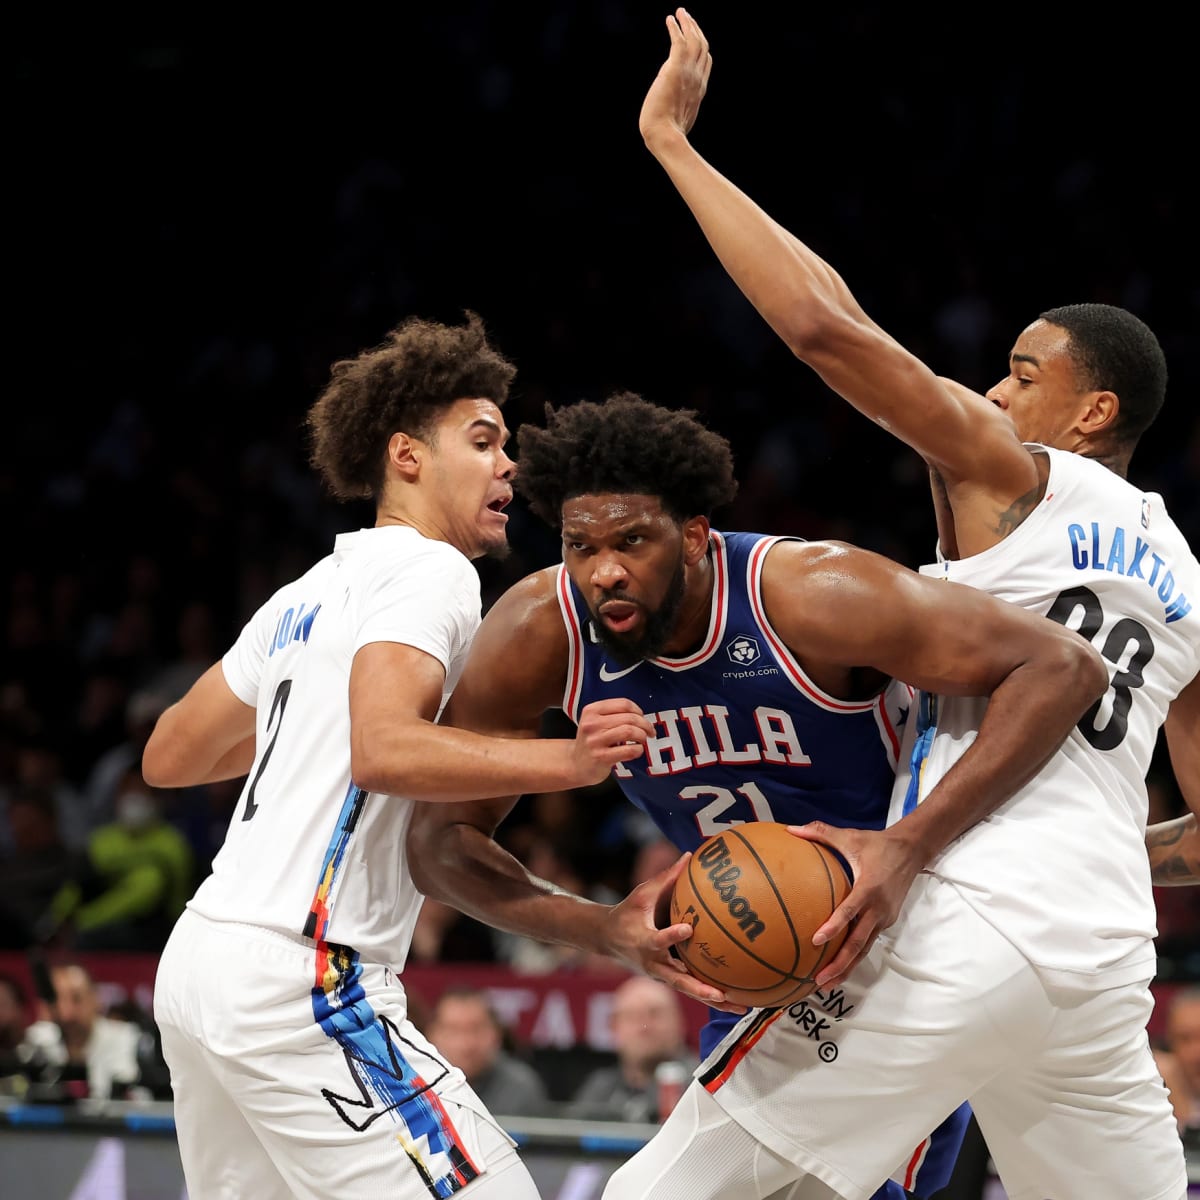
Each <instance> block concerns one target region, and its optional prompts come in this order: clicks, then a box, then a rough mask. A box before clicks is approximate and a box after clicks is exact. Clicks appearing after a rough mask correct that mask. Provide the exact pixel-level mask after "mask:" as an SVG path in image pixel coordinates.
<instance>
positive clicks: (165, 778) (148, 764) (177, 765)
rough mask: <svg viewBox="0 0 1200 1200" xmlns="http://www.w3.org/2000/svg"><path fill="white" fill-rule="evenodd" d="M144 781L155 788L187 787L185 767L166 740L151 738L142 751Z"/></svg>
mask: <svg viewBox="0 0 1200 1200" xmlns="http://www.w3.org/2000/svg"><path fill="white" fill-rule="evenodd" d="M142 779H144V780H145V782H146V784H147V785H148V786H149V787H153V788H179V787H187V786H188V782H189V781H188V780H187V779H185V778H184V775H183V765H182V763H181V762H180V760H179V756H178V755H177V754H174V753H173V752H172V750H171V747H170V745H169V744H167V743H165V742H164V740H162V739H158V740H156V739H155V738H154V737H151V738H150V740H149V742H147V743H146V748H145V750H143V751H142Z"/></svg>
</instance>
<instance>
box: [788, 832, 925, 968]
mask: <svg viewBox="0 0 1200 1200" xmlns="http://www.w3.org/2000/svg"><path fill="white" fill-rule="evenodd" d="M788 832H789V833H791V834H793V835H794V836H796V837H798V838H803V839H804V840H805V841H810V842H820V843H821V844H822V845H825V846H829V847H831V848H832V849H834V850H836V851H837V852H838V853H839V854H840V855H841V856H842V857H843V858H844V859H845V860H846V862H848V863H849V864H850V870H851V872H852V874H853V878H854V884H853V886H852V887H851V888H850V891H849V892H848V893H847V895H846V898H845V899H844V900H843V901H842V902H841V904H839V905H838V906H837V908H835V909H834V910H833V912H832V913H831V914H830V917H829V919H828V920H827V921H826V922H825V923H824V924H823V925H822V926H821V927H820V928H819V929H818V930H817V931H816V933H814V934H813V944H814V945H817V946H820V945H823V944H824V943H825V942H828V941H831V940H832V939H833V938H834V937H836V936H837V935H838V934H839V933H841V931H842V930H843V929H845V928H846V927H847V926H849V928H850V932H849V933H848V934H847V936H846V940H845V941H844V942H843V943H842V946H841V949H840V950H838V952H837V954H835V955H834V957H833V958H832V959H830V960H829V962H828V963H826V965H825V966H824V968H822V970H821V971H820V972H819V973H818V974H817V979H816V983H817V987H819V988H821V989H822V991H824V990H825V989H827V988H831V987H836V986H837V985H838V984H840V983H842V982H843V981H844V980H845V978H846V976H847V975H849V974H850V972H851V971H852V970H853V969H854V967H855V966H856V965H857V964H858V962H859V961H860V960H861V959H862V958H863V957H864V956H865V955H866V953H867V951H869V950H870V949H871V947H872V946H873V945H874V944H875V939H876V938H877V937H878V936H879V935H880V933H882V932H883V930H885V929H887V927H888V926H889V925H891V924H892V923H893V922H894V921H895V920H896V918H897V917H898V916H899V915H900V907H901V905H902V904H903V903H904V898H905V897H906V896H907V895H908V891H909V888H911V887H912V882H913V880H914V879H915V878H916V877H917V873H918V872H919V871H920V869H921V866H922V865H923V864H922V863H921V862H920V861H918V860H917V859H916V857H914V855H913V854H912V853H911V852H910V851H909V850H908V849H907V848H906V847H905V845H904V844H902V843H900V842H899V841H898V840H897V839H896V838H895V837H893V836H891V835H890V834H889V831H888V830H886V829H884V830H877V829H842V828H839V827H838V826H836V825H827V824H826V823H825V822H824V821H812V822H810V823H809V824H807V825H789V826H788Z"/></svg>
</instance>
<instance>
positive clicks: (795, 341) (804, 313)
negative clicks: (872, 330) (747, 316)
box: [778, 301, 841, 363]
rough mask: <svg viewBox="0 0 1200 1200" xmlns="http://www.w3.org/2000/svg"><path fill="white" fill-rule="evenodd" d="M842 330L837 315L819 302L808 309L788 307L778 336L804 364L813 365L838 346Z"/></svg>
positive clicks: (780, 324)
mask: <svg viewBox="0 0 1200 1200" xmlns="http://www.w3.org/2000/svg"><path fill="white" fill-rule="evenodd" d="M840 326H841V322H839V320H838V317H837V314H835V313H833V312H832V311H830V309H829V307H828V305H826V304H825V303H824V302H822V301H817V302H815V303H809V304H806V305H804V306H800V305H796V304H791V305H788V306H787V308H786V309H785V310H784V313H783V315H782V317H781V319H780V321H779V325H778V333H779V336H780V337H782V338H783V340H784V342H786V343H787V346H788V349H789V350H791V352H792V353H793V354H794V355H795V356H796V357H797V358H798V359H800V361H801V362H805V363H811V362H812V361H813V359H814V358H816V357H817V356H818V355H820V354H822V353H824V354H828V353H830V350H831V348H832V347H834V346H836V344H837V342H836V338H837V337H838V333H839V328H840Z"/></svg>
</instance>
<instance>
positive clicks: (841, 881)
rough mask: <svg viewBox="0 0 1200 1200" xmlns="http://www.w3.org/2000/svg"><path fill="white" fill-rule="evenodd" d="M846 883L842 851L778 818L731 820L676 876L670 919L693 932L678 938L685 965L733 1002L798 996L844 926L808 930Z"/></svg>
mask: <svg viewBox="0 0 1200 1200" xmlns="http://www.w3.org/2000/svg"><path fill="white" fill-rule="evenodd" d="M849 890H850V880H849V879H848V878H847V875H846V870H845V868H844V867H843V866H842V863H841V860H840V859H839V858H838V857H837V855H835V854H834V853H833V852H832V851H831V850H829V849H828V848H827V847H825V846H822V845H820V844H819V843H817V842H809V841H805V840H804V839H803V838H797V837H793V836H792V835H791V834H790V833H788V831H787V826H785V825H782V824H778V823H777V822H774V821H751V822H749V823H748V824H745V825H735V826H733V827H732V828H730V829H726V830H724V831H723V832H722V833H718V834H716V835H715V836H713V837H710V838H709V839H708V840H707V841H705V842H703V843H702V844H701V845H700V846H699V848H698V849H697V850H696V851H695V852H694V853H693V854H692V857H691V859H690V861H689V862H688V865H687V870H685V871H684V872H683V873H682V874H681V875H680V876H679V878H678V880H676V883H675V889H674V893H673V894H672V896H671V923H672V924H675V923H677V922H682V921H686V922H688V924H690V925H691V926H692V928H693V929H694V930H695V932H694V933H693V934H692V936H691V937H690V938H689V939H688V940H687V941H686V942H681V943H680V944H679V945H678V946H676V947H675V952H676V953H677V954H678V956H679V958H680V959H681V960H682V961H683V964H684V965H685V966H686V967H687V969H688V971H689V972H690V973H691V974H692V975H694V976H695V977H696V978H697V979H700V980H703V982H705V983H708V984H711V985H712V986H713V987H718V988H720V989H721V990H722V991H724V993H725V995H726V998H727V999H728V1000H730V1001H732V1002H733V1003H734V1004H745V1005H747V1006H748V1007H750V1008H780V1007H783V1006H784V1005H787V1004H792V1003H793V1002H795V1001H797V1000H801V999H803V998H804V997H805V996H807V995H808V994H809V992H811V991H812V990H813V988H814V987H815V984H814V982H813V977H814V976H815V975H816V973H817V972H818V971H819V970H820V968H821V967H822V966H823V965H824V964H825V963H827V962H829V960H830V959H832V958H833V956H834V955H835V954H836V953H837V952H838V950H839V949H840V948H841V945H842V942H843V941H844V940H845V938H846V934H847V933H848V932H849V930H848V929H847V930H843V931H842V933H841V934H840V935H839V936H837V937H835V938H834V939H833V940H832V941H829V942H826V943H825V944H824V945H823V946H814V945H813V944H812V935H813V934H814V933H815V932H816V931H817V930H818V929H819V928H820V927H821V926H822V925H823V924H824V923H825V921H826V920H827V919H828V917H829V915H830V913H832V912H833V910H834V909H835V908H836V907H837V906H838V905H839V904H840V903H841V902H842V900H843V898H844V897H845V896H846V893H847V892H849Z"/></svg>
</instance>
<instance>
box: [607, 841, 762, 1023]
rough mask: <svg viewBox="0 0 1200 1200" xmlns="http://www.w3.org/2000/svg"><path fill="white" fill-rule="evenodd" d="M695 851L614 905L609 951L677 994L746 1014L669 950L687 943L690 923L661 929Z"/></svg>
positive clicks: (690, 930) (744, 1007)
mask: <svg viewBox="0 0 1200 1200" xmlns="http://www.w3.org/2000/svg"><path fill="white" fill-rule="evenodd" d="M690 858H691V854H690V853H688V854H683V855H681V856H680V857H679V858H677V859H676V860H675V862H673V863H672V864H671V865H670V866H669V867H667V868H666V870H664V871H660V872H659V873H658V874H657V875H655V876H654V877H653V878H651V879H647V880H646V881H645V883H640V884H638V886H637V887H635V888H634V889H633V891H632V892H630V893H629V895H628V896H626V897H625V899H624V900H622V901H621V902H620V903H619V904H616V905H614V906H613V908H612V912H611V916H610V918H609V928H608V953H609V954H611V955H612V956H613V957H614V958H616V959H618V960H619V961H621V962H623V963H624V964H625V965H626V966H628V967H631V968H632V969H634V970H635V971H640V972H641V973H642V974H645V975H649V976H650V977H651V978H652V979H658V980H661V982H663V983H665V984H667V985H668V986H670V987H673V988H674V989H675V990H676V991H677V992H681V993H682V994H683V995H685V996H688V997H690V998H691V999H693V1000H698V1001H700V1003H701V1004H707V1005H709V1007H711V1008H718V1009H720V1010H721V1011H722V1012H731V1013H739V1014H740V1013H744V1012H746V1011H747V1010H746V1006H745V1005H744V1004H731V1003H729V1002H727V1001H726V999H725V993H724V992H722V991H720V990H719V989H718V988H715V987H712V986H711V985H710V984H707V983H701V982H700V980H699V979H697V978H695V976H693V975H689V974H688V971H687V968H686V967H685V966H684V965H683V963H681V962H680V961H679V959H677V958H676V957H675V956H674V955H673V954H672V953H671V947H672V946H677V945H679V943H680V942H686V941H687V940H688V938H690V937H691V936H692V927H691V925H689V924H688V923H687V922H686V921H684V922H681V923H679V924H677V925H666V926H665V927H664V928H661V929H660V928H659V927H658V921H659V920H662V921H664V922H665V921H666V920H667V919H668V914H669V913H670V901H671V892H672V890H673V889H674V887H675V880H676V879H678V878H679V874H680V872H681V871H683V870H684V868H685V867H686V866H687V863H688V859H690Z"/></svg>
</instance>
